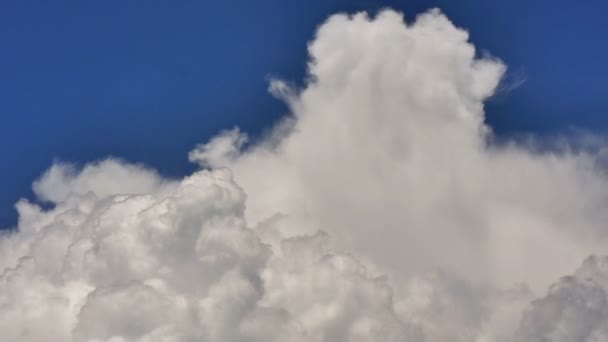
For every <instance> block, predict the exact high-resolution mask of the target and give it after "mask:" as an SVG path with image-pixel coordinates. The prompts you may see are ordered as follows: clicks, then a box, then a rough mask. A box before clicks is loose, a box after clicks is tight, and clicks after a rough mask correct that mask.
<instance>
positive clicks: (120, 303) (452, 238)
mask: <svg viewBox="0 0 608 342" xmlns="http://www.w3.org/2000/svg"><path fill="white" fill-rule="evenodd" d="M309 54H310V62H309V65H308V70H309V75H308V78H307V81H306V83H305V85H304V86H303V88H301V89H294V88H293V87H290V86H288V83H287V82H284V81H280V80H275V81H272V82H271V84H270V89H269V90H270V92H271V93H272V94H274V95H275V96H277V97H279V98H280V99H282V100H283V101H285V102H286V103H287V104H288V105H289V108H290V111H291V113H290V115H289V116H288V117H286V118H284V119H283V121H282V122H280V123H278V124H277V125H276V127H275V128H274V130H273V131H272V132H271V133H270V134H269V135H268V136H267V137H265V138H263V139H260V140H259V141H254V142H252V143H250V144H249V145H247V137H246V135H245V134H244V133H242V132H240V131H239V129H238V128H235V129H232V130H229V131H224V132H222V133H220V134H219V135H218V136H216V137H214V138H213V139H211V140H210V141H209V142H208V143H203V144H201V145H198V146H197V147H195V149H194V150H193V151H191V152H190V154H189V156H188V157H189V160H190V161H192V162H196V163H199V164H200V166H201V170H200V171H197V172H195V173H194V174H192V175H191V176H189V177H186V178H184V179H181V180H168V179H164V178H163V177H161V176H160V175H158V174H157V173H156V172H154V171H152V170H149V169H147V168H145V167H143V166H139V165H132V164H128V163H125V162H122V161H120V160H115V159H109V160H106V161H102V162H98V163H94V164H90V165H86V166H85V167H84V168H82V169H77V168H76V167H74V166H70V165H68V164H56V165H53V166H52V167H51V168H50V169H49V171H47V172H46V173H45V174H44V175H43V176H42V177H41V178H40V179H39V180H37V181H36V182H35V183H34V191H35V193H36V195H37V196H38V198H39V199H40V200H43V201H48V202H50V203H51V204H52V205H53V208H52V209H49V210H43V209H42V208H40V207H39V206H38V205H36V204H34V203H30V202H28V201H25V200H22V201H20V202H19V203H18V204H17V210H18V212H19V224H18V227H17V229H16V230H15V231H12V232H9V233H5V234H4V235H2V236H1V237H0V270H2V272H1V273H0V317H2V319H1V320H0V332H1V335H2V337H3V339H6V340H8V341H114V342H117V341H142V342H143V341H148V342H153V341H480V342H481V341H546V340H550V341H602V340H605V339H606V338H608V337H607V331H606V329H605V328H604V327H605V326H607V323H608V321H607V317H608V314H607V312H608V306H607V304H606V303H608V299H607V298H606V293H607V292H606V291H608V289H607V286H608V280H607V279H608V273H607V270H608V268H607V267H606V265H607V264H608V262H607V261H606V260H605V258H602V257H589V258H587V257H588V256H589V255H591V254H601V253H602V252H605V251H606V247H607V246H606V245H607V242H608V241H607V239H606V238H607V236H606V233H605V222H608V221H607V219H608V217H607V215H608V210H606V209H608V183H607V178H606V173H605V169H604V168H603V167H602V165H603V163H604V162H603V160H604V159H605V157H602V155H601V153H595V152H591V151H588V150H586V149H572V148H568V145H567V144H566V145H561V146H562V147H559V148H555V149H550V150H546V149H539V148H536V146H532V145H531V144H530V143H523V142H518V141H506V142H501V143H498V142H496V141H495V140H494V138H493V135H492V130H491V127H489V126H487V125H486V123H485V117H484V106H483V103H484V101H485V100H486V99H487V98H488V97H490V96H492V95H493V94H494V93H495V91H496V90H497V89H498V87H499V85H500V81H501V77H502V75H503V74H504V73H505V70H506V67H505V65H504V64H503V63H502V62H501V61H500V60H498V59H496V58H493V57H489V56H484V57H479V56H478V54H477V53H476V50H475V48H474V47H473V46H472V45H471V44H470V43H469V42H468V34H467V32H466V31H464V30H462V29H459V28H456V27H455V26H454V25H453V24H452V23H451V22H450V21H449V20H448V19H447V18H446V17H445V16H444V15H442V14H441V13H440V12H439V11H438V10H432V11H429V12H427V13H425V14H422V15H420V16H419V17H417V18H416V19H415V20H414V21H412V22H411V23H407V24H406V23H405V21H404V18H403V16H402V15H401V14H399V13H396V12H394V11H389V10H387V11H383V12H381V13H379V14H377V15H376V16H375V17H369V16H368V15H367V14H365V13H359V14H355V15H343V14H340V15H335V16H332V17H330V18H329V19H328V20H327V21H326V22H325V23H324V24H323V25H321V26H320V27H319V29H318V31H317V34H316V36H315V38H314V39H313V40H312V42H311V43H310V44H309ZM603 150H604V148H600V149H599V151H603ZM585 258H587V259H585ZM582 260H586V261H585V262H584V263H583V266H581V267H580V268H579V269H578V270H577V271H576V272H575V273H574V275H571V276H564V275H567V274H570V273H571V272H572V270H575V269H576V268H577V266H578V265H579V264H580V262H581V261H582Z"/></svg>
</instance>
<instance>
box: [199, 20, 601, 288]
mask: <svg viewBox="0 0 608 342" xmlns="http://www.w3.org/2000/svg"><path fill="white" fill-rule="evenodd" d="M467 39H468V34H467V32H465V31H463V30H461V29H458V28H456V27H454V26H453V25H452V23H451V22H450V21H449V20H448V19H447V18H446V17H445V16H443V15H442V14H441V13H439V12H438V11H436V10H434V11H430V12H428V13H425V14H423V15H421V16H419V17H418V18H417V19H416V21H415V22H413V23H411V24H409V25H406V24H404V21H403V18H402V16H401V15H400V14H398V13H395V12H392V11H384V12H381V13H379V14H378V15H377V16H376V17H375V18H369V17H368V16H367V15H366V14H364V13H360V14H356V15H353V16H347V15H337V16H333V17H331V18H330V19H329V20H328V21H327V22H326V23H325V24H324V25H322V26H321V27H320V28H319V31H318V32H317V35H316V38H315V40H314V41H312V42H311V43H310V45H309V52H310V63H309V66H308V69H309V72H310V75H309V77H308V82H307V84H306V85H305V86H304V87H303V88H302V89H289V88H288V87H287V85H286V83H285V82H283V81H275V83H273V84H271V86H270V90H271V91H272V92H273V93H275V94H276V95H278V96H280V97H281V98H283V99H284V100H285V101H287V103H288V104H289V106H290V108H291V112H292V116H291V117H290V118H288V119H286V122H287V123H286V124H283V125H279V129H277V130H276V132H274V134H272V135H271V136H272V139H269V140H262V141H260V142H257V143H255V144H253V145H252V146H248V148H246V149H245V150H244V151H242V152H241V153H240V154H239V155H237V156H234V154H233V153H231V157H230V158H222V159H221V160H218V161H219V162H218V163H217V164H215V163H213V162H212V161H211V159H209V158H207V159H206V162H207V163H203V166H206V167H228V168H230V169H231V170H232V171H233V172H234V175H235V180H236V181H237V182H238V183H239V184H240V185H241V186H242V187H243V189H244V190H245V192H246V193H247V194H248V196H249V198H250V201H249V203H248V206H247V210H246V217H247V219H248V220H249V221H250V222H251V223H252V224H256V223H257V222H262V221H264V220H266V219H268V218H269V217H272V216H273V215H275V214H276V212H277V211H278V212H280V213H283V214H287V215H288V216H289V217H291V218H292V219H293V220H294V221H295V222H296V224H292V225H287V227H288V228H287V229H290V230H293V232H291V233H295V234H300V233H302V230H304V231H306V228H303V227H324V229H326V230H327V231H328V232H329V233H331V235H332V236H333V237H334V239H333V240H334V241H337V242H338V243H339V244H340V246H339V247H340V248H344V249H347V250H351V249H352V250H356V251H357V253H358V255H359V256H360V257H365V258H369V259H373V260H374V261H375V262H377V263H379V264H381V265H383V266H387V267H390V268H393V269H396V270H398V271H399V272H400V273H404V274H408V275H414V274H417V273H419V272H427V271H429V270H434V269H437V268H440V269H447V270H449V271H450V272H454V273H457V274H458V275H459V276H461V277H463V278H466V279H467V280H469V281H472V282H474V283H486V284H487V285H489V286H499V287H507V288H508V287H511V286H512V285H513V284H516V283H519V282H522V281H525V282H528V283H529V284H530V286H531V287H532V288H533V289H534V290H535V291H542V290H544V289H545V288H546V287H547V286H548V285H549V284H550V283H551V282H553V281H554V279H556V278H557V277H559V276H561V275H563V274H565V273H567V272H570V270H572V269H574V268H575V267H576V266H577V265H578V264H579V262H580V260H582V259H584V258H585V257H586V256H587V255H589V253H591V252H598V253H599V252H601V251H604V250H606V247H607V246H606V233H605V229H604V227H605V222H606V220H607V219H608V217H606V216H607V212H608V211H606V210H604V209H605V208H606V206H607V205H608V197H607V196H608V183H607V179H606V173H605V169H603V168H601V167H599V165H600V164H601V159H598V157H597V156H596V155H595V154H592V153H590V152H586V151H584V150H583V151H581V150H575V149H572V148H568V145H566V144H564V145H565V147H557V148H556V149H552V150H548V151H542V150H540V149H539V148H537V147H536V146H534V145H527V143H526V142H518V141H507V142H504V143H495V142H494V141H493V140H494V139H493V136H492V131H491V128H490V127H488V126H487V125H485V123H484V120H485V118H484V111H483V101H484V100H485V99H487V98H488V97H489V96H491V95H492V94H493V93H494V91H495V89H496V87H497V85H498V84H499V82H500V79H501V75H502V74H503V73H504V71H505V66H504V65H503V64H502V62H500V61H499V60H497V59H495V58H491V57H483V58H477V57H476V55H477V54H476V51H475V48H474V47H473V46H472V45H471V44H470V43H469V42H468V41H467ZM230 140H235V138H234V132H231V133H230V134H224V135H220V136H219V137H217V138H215V139H213V140H212V142H211V143H209V144H208V145H202V146H203V147H204V148H205V151H207V152H206V153H207V154H208V155H211V154H212V153H211V152H209V150H212V149H213V145H214V144H216V143H217V141H223V142H227V141H230ZM235 148H236V146H235ZM200 149H201V146H199V148H198V149H197V150H200ZM220 150H221V151H223V150H226V148H221V149H220ZM218 153H219V152H218ZM302 222H308V223H307V224H301V223H302ZM313 229H314V228H313ZM284 233H286V234H290V232H284ZM308 233H310V231H309V232H308ZM548 239H550V240H551V241H552V243H551V244H546V241H547V240H548ZM539 245H543V246H544V248H543V253H538V252H537V251H538V246H539ZM558 259H559V260H560V262H555V260H558Z"/></svg>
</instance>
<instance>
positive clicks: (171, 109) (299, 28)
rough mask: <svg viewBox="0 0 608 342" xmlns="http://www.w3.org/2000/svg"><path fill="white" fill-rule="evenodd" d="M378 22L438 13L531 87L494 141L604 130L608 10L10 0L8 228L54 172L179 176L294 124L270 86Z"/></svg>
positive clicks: (479, 4) (5, 135) (4, 23)
mask: <svg viewBox="0 0 608 342" xmlns="http://www.w3.org/2000/svg"><path fill="white" fill-rule="evenodd" d="M382 7H392V8H395V9H398V10H402V11H404V12H405V13H406V18H409V19H410V20H411V19H412V18H413V17H414V16H415V14H417V13H419V12H421V11H423V10H425V9H428V8H431V7H439V8H441V9H442V10H443V11H444V12H445V13H446V14H447V15H448V16H449V17H450V18H451V19H452V20H453V21H454V22H455V23H456V24H457V25H458V26H461V27H465V28H467V29H468V30H469V31H470V33H471V39H472V41H473V42H474V43H475V44H476V45H477V47H478V48H479V49H480V50H487V51H489V52H490V53H491V54H493V55H495V56H498V57H500V58H501V59H503V60H504V61H505V62H506V63H507V64H508V65H509V67H510V77H511V78H512V79H515V80H517V79H520V78H522V77H525V78H526V82H525V83H524V84H523V85H521V86H520V87H518V88H516V89H514V90H511V91H508V92H504V93H501V94H499V95H498V96H497V97H496V98H495V99H492V100H491V101H490V102H489V104H488V107H487V111H488V116H489V118H488V121H489V123H490V124H491V125H492V126H493V127H494V128H495V130H496V131H497V132H498V133H499V134H501V135H503V136H504V135H509V134H517V133H520V132H533V133H541V134H544V133H554V132H559V131H562V130H565V129H568V128H569V127H572V126H576V127H581V128H585V129H590V130H595V131H597V132H603V131H605V130H606V129H608V117H607V116H606V115H607V114H608V96H607V95H608V94H607V87H606V85H605V78H606V76H607V75H608V65H607V64H606V61H607V60H608V58H607V57H608V43H606V41H607V40H608V23H607V21H606V19H605V17H606V13H607V10H608V4H607V3H606V2H605V1H599V0H597V1H593V0H591V1H585V2H580V4H578V3H577V2H573V1H555V0H553V1H545V0H537V1H528V0H514V1H487V0H472V1H466V0H465V1H454V0H444V1H412V0H403V1H372V0H312V1H284V0H268V1H251V0H242V1H187V0H182V1H155V0H148V1H124V0H105V1H77V0H71V1H42V0H39V1H28V0H20V1H2V2H0V118H1V120H0V227H9V226H12V225H14V223H15V219H16V217H15V212H14V209H13V204H14V203H15V201H16V200H17V199H18V198H20V197H24V196H25V197H29V198H31V197H32V194H31V190H30V187H31V182H32V181H33V180H34V179H35V178H37V177H38V176H39V175H40V174H41V173H42V172H43V171H44V170H45V169H46V168H47V167H49V166H50V164H51V163H52V161H53V160H64V161H75V162H79V163H84V162H87V161H92V160H96V159H100V158H104V157H106V156H109V155H114V156H120V157H122V158H125V159H126V160H129V161H136V162H143V163H145V164H148V165H150V166H152V167H154V168H156V169H158V170H159V171H160V172H161V173H162V174H164V175H167V176H172V177H179V176H183V175H184V174H186V173H188V172H191V171H192V170H193V166H192V165H190V164H188V162H187V157H186V154H187V152H188V151H189V150H190V149H191V148H192V147H193V146H194V145H195V144H196V143H198V142H203V141H205V140H207V139H208V138H209V137H210V136H212V135H213V134H214V133H216V132H217V131H218V130H220V129H224V128H230V127H232V126H235V125H238V126H240V127H242V128H243V129H244V130H246V131H248V132H250V133H251V134H253V135H256V134H259V132H260V131H261V130H263V129H264V128H266V127H268V126H269V124H271V123H272V122H273V121H274V120H275V119H276V118H278V117H279V116H280V115H281V114H283V113H285V111H286V108H285V107H284V106H283V105H282V104H281V103H280V102H279V101H277V100H275V99H273V98H272V97H271V96H270V95H268V94H267V92H266V88H267V78H268V76H279V77H282V78H286V79H288V80H291V81H294V82H296V83H298V82H300V81H301V79H302V77H303V75H304V73H305V62H306V42H307V41H309V40H310V39H311V38H312V36H313V33H314V31H315V27H316V26H317V25H319V24H320V23H321V22H322V21H323V20H324V19H325V18H326V17H327V16H328V15H330V14H332V13H335V12H337V11H346V12H353V11H358V10H368V11H371V12H375V11H377V9H379V8H382Z"/></svg>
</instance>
